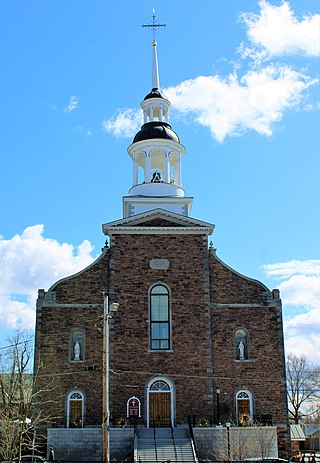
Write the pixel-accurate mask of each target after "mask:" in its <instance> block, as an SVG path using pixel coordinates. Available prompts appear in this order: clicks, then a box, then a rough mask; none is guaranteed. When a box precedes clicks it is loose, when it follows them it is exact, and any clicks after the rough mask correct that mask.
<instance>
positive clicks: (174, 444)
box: [170, 418, 178, 463]
mask: <svg viewBox="0 0 320 463" xmlns="http://www.w3.org/2000/svg"><path fill="white" fill-rule="evenodd" d="M170 428H171V436H172V441H173V448H174V454H175V457H176V462H177V463H178V455H177V447H176V441H175V438H174V431H173V425H172V420H171V418H170Z"/></svg>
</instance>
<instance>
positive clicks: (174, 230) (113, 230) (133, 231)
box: [103, 226, 213, 236]
mask: <svg viewBox="0 0 320 463" xmlns="http://www.w3.org/2000/svg"><path fill="white" fill-rule="evenodd" d="M212 231H213V228H209V227H143V226H141V227H139V226H135V227H104V228H103V232H104V233H105V234H107V235H109V236H112V235H207V236H208V235H211V234H212Z"/></svg>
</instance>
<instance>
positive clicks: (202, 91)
mask: <svg viewBox="0 0 320 463" xmlns="http://www.w3.org/2000/svg"><path fill="white" fill-rule="evenodd" d="M314 83H315V81H313V80H312V79H311V78H309V77H308V76H306V75H304V74H301V73H299V72H296V71H294V70H292V69H290V68H288V67H284V66H281V67H276V66H272V65H270V66H268V67H265V68H263V69H261V70H260V71H249V72H248V73H247V74H245V75H244V76H242V77H241V78H238V76H237V74H236V73H235V72H234V73H233V74H230V75H228V76H227V77H224V78H223V77H220V76H218V75H215V76H199V77H197V78H195V79H190V80H186V81H183V82H181V83H180V84H178V85H177V86H175V87H170V88H167V89H165V90H164V93H165V94H166V96H167V98H168V99H169V100H170V101H171V103H172V108H173V110H174V111H175V112H176V113H180V114H182V115H183V116H185V117H187V118H189V119H190V120H191V121H193V122H195V123H198V124H200V125H202V126H204V127H207V128H209V130H210V132H211V134H212V136H213V137H214V138H215V139H216V140H218V141H219V142H223V141H224V140H225V138H226V137H228V136H238V135H240V134H242V133H244V132H246V131H247V130H255V131H256V132H258V133H260V134H262V135H271V134H272V132H273V127H274V125H275V123H276V122H279V121H280V120H281V119H282V118H283V116H284V113H285V111H286V110H288V109H293V108H297V107H298V105H299V103H300V101H301V99H302V98H303V93H304V92H305V90H306V89H307V88H308V87H309V86H310V85H313V84H314ZM266 95H268V98H266ZM141 122H142V117H141V111H140V110H137V109H125V110H123V111H121V110H118V111H117V112H116V113H115V115H114V116H113V117H111V118H110V119H107V120H104V121H103V122H102V126H103V128H104V129H105V130H106V131H108V132H110V133H112V134H113V135H115V136H117V137H122V136H124V137H132V136H133V135H134V134H135V133H136V132H137V130H138V128H139V126H140V125H141Z"/></svg>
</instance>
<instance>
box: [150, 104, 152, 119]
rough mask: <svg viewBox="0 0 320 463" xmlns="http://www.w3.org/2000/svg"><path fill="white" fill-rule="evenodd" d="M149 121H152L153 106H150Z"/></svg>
mask: <svg viewBox="0 0 320 463" xmlns="http://www.w3.org/2000/svg"><path fill="white" fill-rule="evenodd" d="M150 121H151V122H152V121H153V106H151V108H150Z"/></svg>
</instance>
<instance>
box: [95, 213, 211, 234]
mask: <svg viewBox="0 0 320 463" xmlns="http://www.w3.org/2000/svg"><path fill="white" fill-rule="evenodd" d="M102 229H103V232H104V234H105V235H110V234H114V233H121V232H126V233H130V232H131V233H143V231H145V232H149V233H150V232H151V231H153V232H155V231H158V232H160V231H164V230H166V232H169V231H172V232H179V230H180V232H181V233H184V232H186V233H187V232H189V233H190V232H192V231H193V232H196V233H199V232H200V231H202V232H204V233H205V234H208V235H209V234H211V233H212V232H213V229H214V225H213V224H211V223H208V222H203V221H201V220H197V219H193V218H192V217H187V216H184V215H181V214H177V213H175V212H171V211H166V210H164V209H153V210H151V211H147V212H143V213H142V214H136V215H133V216H131V217H125V218H123V219H119V220H115V221H113V222H108V223H105V224H104V225H102Z"/></svg>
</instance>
